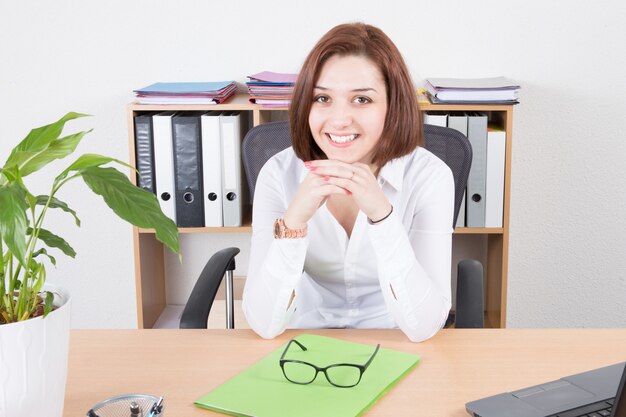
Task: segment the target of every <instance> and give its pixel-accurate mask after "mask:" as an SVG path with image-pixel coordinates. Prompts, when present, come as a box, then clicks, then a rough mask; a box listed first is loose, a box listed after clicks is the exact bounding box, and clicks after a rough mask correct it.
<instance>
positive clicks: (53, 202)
mask: <svg viewBox="0 0 626 417" xmlns="http://www.w3.org/2000/svg"><path fill="white" fill-rule="evenodd" d="M48 198H49V196H47V195H38V196H37V205H38V206H45V205H46V203H47V202H48ZM48 207H50V208H58V209H61V210H63V211H64V212H66V213H70V214H71V215H72V216H74V220H76V226H78V227H80V219H79V218H78V216H77V215H76V212H75V211H74V210H72V209H71V208H70V207H69V206H68V205H67V203H65V202H63V201H61V200H59V199H58V198H56V197H52V198H51V199H50V204H48Z"/></svg>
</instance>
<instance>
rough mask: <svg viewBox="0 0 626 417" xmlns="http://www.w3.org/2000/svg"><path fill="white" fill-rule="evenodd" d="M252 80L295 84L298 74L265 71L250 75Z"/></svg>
mask: <svg viewBox="0 0 626 417" xmlns="http://www.w3.org/2000/svg"><path fill="white" fill-rule="evenodd" d="M248 78H250V79H251V80H257V81H266V82H272V83H295V82H296V79H297V78H298V74H284V73H280V72H272V71H263V72H259V73H257V74H252V75H248Z"/></svg>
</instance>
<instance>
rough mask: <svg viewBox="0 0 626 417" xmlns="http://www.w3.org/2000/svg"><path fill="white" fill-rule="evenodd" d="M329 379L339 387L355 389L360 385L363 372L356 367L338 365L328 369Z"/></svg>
mask: <svg viewBox="0 0 626 417" xmlns="http://www.w3.org/2000/svg"><path fill="white" fill-rule="evenodd" d="M326 375H328V379H329V380H330V381H331V382H332V383H333V384H335V385H337V386H339V387H353V386H355V385H356V384H358V383H359V380H360V378H361V370H360V369H359V368H357V367H356V366H349V365H338V366H331V367H330V368H328V369H326Z"/></svg>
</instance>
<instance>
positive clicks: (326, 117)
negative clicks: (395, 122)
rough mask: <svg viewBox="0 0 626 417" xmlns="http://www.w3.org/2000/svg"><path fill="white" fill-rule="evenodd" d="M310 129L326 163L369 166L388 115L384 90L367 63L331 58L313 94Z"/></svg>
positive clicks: (379, 75) (352, 58)
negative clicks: (329, 160)
mask: <svg viewBox="0 0 626 417" xmlns="http://www.w3.org/2000/svg"><path fill="white" fill-rule="evenodd" d="M313 97H314V98H313V100H314V101H313V105H312V106H311V112H310V113H309V126H310V127H311V134H312V135H313V138H314V139H315V143H317V145H318V146H319V147H320V149H321V150H322V151H323V152H324V153H325V154H326V157H328V159H336V160H339V161H342V162H347V163H353V162H363V163H366V164H370V162H371V159H372V154H373V151H374V149H375V148H376V144H377V143H378V141H379V140H380V136H381V134H382V132H383V127H384V125H385V116H386V114H387V87H386V86H385V81H384V79H383V75H382V73H381V72H380V70H379V69H378V67H377V66H376V65H374V63H373V62H371V61H370V60H369V59H367V58H364V57H361V56H355V55H349V56H337V55H335V56H333V57H331V58H330V59H329V60H328V61H326V63H325V64H324V66H323V67H322V71H321V73H320V76H319V79H318V80H317V82H316V84H315V88H314V90H313Z"/></svg>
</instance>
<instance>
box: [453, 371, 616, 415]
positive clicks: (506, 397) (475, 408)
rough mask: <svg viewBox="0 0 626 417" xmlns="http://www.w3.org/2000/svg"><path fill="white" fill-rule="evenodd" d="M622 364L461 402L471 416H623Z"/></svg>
mask: <svg viewBox="0 0 626 417" xmlns="http://www.w3.org/2000/svg"><path fill="white" fill-rule="evenodd" d="M625 381H626V367H625V363H618V364H615V365H611V366H607V367H604V368H599V369H594V370H592V371H588V372H583V373H581V374H576V375H571V376H567V377H564V378H561V379H559V380H557V381H552V382H547V383H545V384H541V385H535V386H533V387H529V388H524V389H521V390H518V391H515V392H506V393H503V394H498V395H494V396H492V397H487V398H483V399H481V400H477V401H472V402H469V403H467V404H465V408H466V410H467V412H468V413H469V414H470V415H472V416H474V417H603V416H604V417H626V389H624V383H625Z"/></svg>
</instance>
